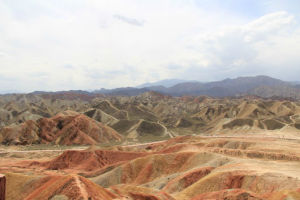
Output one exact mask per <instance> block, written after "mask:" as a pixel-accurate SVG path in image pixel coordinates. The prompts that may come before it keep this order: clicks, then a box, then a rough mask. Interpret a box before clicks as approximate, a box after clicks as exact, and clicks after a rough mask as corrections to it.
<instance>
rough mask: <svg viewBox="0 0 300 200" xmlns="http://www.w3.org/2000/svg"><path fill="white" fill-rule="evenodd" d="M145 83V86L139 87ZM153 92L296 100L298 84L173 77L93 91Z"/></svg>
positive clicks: (259, 78) (265, 79)
mask: <svg viewBox="0 0 300 200" xmlns="http://www.w3.org/2000/svg"><path fill="white" fill-rule="evenodd" d="M142 86H145V87H142ZM148 91H155V92H159V93H162V94H166V95H171V96H185V95H188V96H200V95H207V96H212V97H227V96H241V95H257V96H260V97H266V98H268V97H284V98H297V99H300V84H298V82H286V81H282V80H279V79H275V78H272V77H268V76H254V77H238V78H235V79H224V80H222V81H214V82H198V81H183V80H177V79H170V80H163V81H159V82H155V83H145V84H143V85H140V86H137V87H124V88H116V89H110V90H108V89H101V90H97V91H94V92H93V93H97V94H106V95H125V96H135V95H139V94H141V93H144V92H148Z"/></svg>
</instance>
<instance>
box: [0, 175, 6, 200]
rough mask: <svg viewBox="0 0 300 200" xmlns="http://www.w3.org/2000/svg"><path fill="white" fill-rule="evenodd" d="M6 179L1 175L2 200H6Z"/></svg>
mask: <svg viewBox="0 0 300 200" xmlns="http://www.w3.org/2000/svg"><path fill="white" fill-rule="evenodd" d="M5 189H6V178H5V176H4V175H2V174H0V200H5Z"/></svg>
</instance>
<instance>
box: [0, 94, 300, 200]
mask: <svg viewBox="0 0 300 200" xmlns="http://www.w3.org/2000/svg"><path fill="white" fill-rule="evenodd" d="M77 97H78V96H76V99H74V98H64V99H59V98H56V97H53V96H51V95H50V96H46V97H45V96H42V95H32V94H31V95H8V96H2V97H1V98H0V109H1V110H0V117H1V126H2V127H1V130H0V143H1V146H0V174H4V175H5V177H6V182H7V183H6V199H8V200H10V199H28V200H29V199H52V200H54V199H103V200H110V199H116V200H117V199H119V200H123V199H124V200H125V199H128V200H129V199H132V200H148V199H150V200H169V199H170V200H189V199H192V200H200V199H201V200H202V199H203V200H204V199H220V200H222V199H223V200H225V199H226V200H237V199H240V200H242V199H251V200H260V199H268V200H277V199H278V200H293V199H300V170H299V169H300V137H299V131H300V103H299V102H298V101H291V100H285V99H276V100H275V99H260V98H257V97H244V98H223V99H215V98H210V97H205V96H203V97H170V96H164V95H161V94H158V93H153V92H148V93H145V94H142V95H139V96H135V97H97V98H93V99H81V98H77Z"/></svg>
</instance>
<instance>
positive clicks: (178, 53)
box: [0, 0, 300, 92]
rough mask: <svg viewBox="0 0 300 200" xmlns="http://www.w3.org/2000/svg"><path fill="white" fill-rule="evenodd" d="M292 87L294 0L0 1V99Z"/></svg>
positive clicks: (298, 26) (295, 73)
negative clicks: (205, 85)
mask: <svg viewBox="0 0 300 200" xmlns="http://www.w3.org/2000/svg"><path fill="white" fill-rule="evenodd" d="M255 75H268V76H272V77H275V78H279V79H282V80H289V81H300V1H299V0H151V1H149V0H50V1H49V0H0V92H10V91H18V92H32V91H36V90H44V91H57V90H71V89H81V90H94V89H100V88H116V87H127V86H136V85H140V84H142V83H145V82H154V81H158V80H163V79H173V78H175V79H185V80H198V81H203V82H205V81H215V80H222V79H225V78H235V77H238V76H255Z"/></svg>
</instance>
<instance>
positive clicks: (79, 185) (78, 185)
mask: <svg viewBox="0 0 300 200" xmlns="http://www.w3.org/2000/svg"><path fill="white" fill-rule="evenodd" d="M75 182H76V184H77V187H78V188H79V190H80V194H82V197H83V199H84V200H88V198H89V194H88V193H87V191H86V188H85V185H83V183H82V182H81V181H80V180H79V177H78V176H75Z"/></svg>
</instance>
